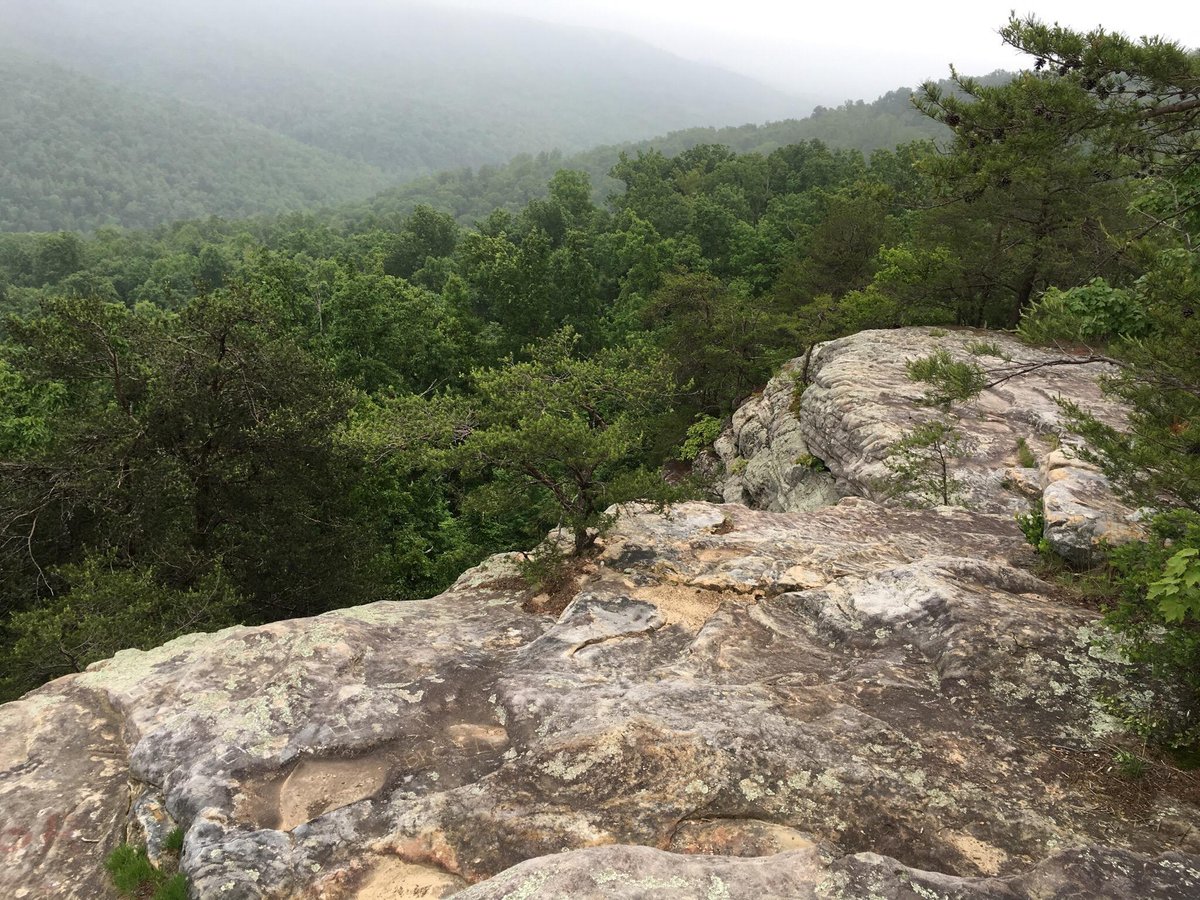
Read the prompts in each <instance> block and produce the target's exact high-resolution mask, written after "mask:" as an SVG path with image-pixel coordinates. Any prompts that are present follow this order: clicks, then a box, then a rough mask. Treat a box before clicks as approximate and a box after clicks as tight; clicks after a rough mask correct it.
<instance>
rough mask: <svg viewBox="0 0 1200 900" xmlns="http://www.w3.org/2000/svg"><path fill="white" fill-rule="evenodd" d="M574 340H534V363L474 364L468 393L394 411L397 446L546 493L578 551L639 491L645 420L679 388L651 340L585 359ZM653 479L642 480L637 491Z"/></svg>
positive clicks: (564, 336)
mask: <svg viewBox="0 0 1200 900" xmlns="http://www.w3.org/2000/svg"><path fill="white" fill-rule="evenodd" d="M578 343H579V336H578V335H577V334H575V333H574V332H573V331H571V330H570V329H569V328H565V329H563V330H561V331H559V332H557V333H556V334H555V335H553V336H552V337H551V339H550V340H547V341H545V342H543V343H542V344H539V345H536V346H530V347H528V348H527V349H526V352H527V353H528V355H529V361H528V362H517V361H515V360H509V361H508V362H507V364H506V365H504V366H503V367H502V368H497V369H478V370H476V371H475V372H474V373H473V374H472V380H473V383H474V384H473V387H474V390H473V392H472V394H471V395H470V396H469V397H463V398H455V397H449V396H443V397H439V398H435V399H434V400H432V401H429V402H427V403H424V404H407V405H405V406H403V407H399V406H398V407H396V409H395V413H396V415H395V417H394V419H393V422H394V427H395V437H394V441H395V442H396V444H397V446H398V447H401V448H404V449H406V450H407V451H408V452H410V453H426V452H429V451H428V448H429V447H431V446H432V447H436V448H438V449H436V450H434V451H433V453H434V457H433V458H434V459H436V461H437V463H438V464H440V465H441V466H443V467H446V468H448V469H449V470H451V471H457V472H460V473H462V474H464V475H467V476H470V475H472V474H478V473H483V472H491V471H494V472H501V473H504V474H505V475H506V476H507V477H511V478H513V479H515V480H516V481H517V482H519V483H523V484H524V485H526V486H527V487H529V488H531V489H533V490H534V491H536V492H537V493H539V494H541V495H542V496H543V498H544V499H545V501H547V502H548V504H549V508H550V509H552V510H553V511H554V514H555V515H556V517H557V521H558V523H560V524H562V525H564V526H565V527H566V528H568V529H569V530H570V531H571V533H572V534H573V536H574V542H575V552H576V554H577V555H578V554H580V553H582V552H583V551H585V550H586V549H588V547H590V546H591V545H592V543H593V542H594V541H595V539H596V537H597V535H598V533H599V531H602V530H603V529H604V527H606V525H607V524H608V523H609V517H608V516H607V515H606V514H605V509H606V508H607V507H608V506H609V505H611V504H613V503H619V502H622V501H625V500H631V499H635V498H638V497H641V496H643V494H641V493H636V492H635V493H630V492H629V491H630V489H631V488H633V487H634V486H635V483H631V482H630V481H629V480H628V479H629V476H631V475H634V474H636V473H638V472H640V471H641V470H642V467H643V461H642V452H643V450H644V447H645V444H646V441H647V433H646V426H647V424H648V422H650V421H651V420H652V417H653V416H654V415H656V414H657V413H658V412H659V411H661V409H662V408H663V405H664V403H665V402H666V399H667V398H669V397H670V396H671V393H672V391H673V388H672V382H671V378H670V375H669V373H668V372H667V371H666V370H665V368H664V366H663V364H662V362H661V360H660V359H659V358H658V357H657V355H656V354H653V353H651V352H649V350H648V348H620V349H610V350H604V351H601V352H600V353H598V354H596V355H595V356H594V357H591V358H582V357H580V356H579V355H578V354H577V352H576V346H577V344H578ZM654 487H655V484H654V481H653V480H649V481H647V480H646V479H640V480H638V481H637V482H636V488H637V489H638V490H639V491H640V490H645V489H647V488H654ZM513 499H515V500H518V501H519V500H520V499H521V495H520V494H517V495H515V496H514V498H513ZM544 524H546V525H551V524H554V522H553V521H550V522H545V523H544Z"/></svg>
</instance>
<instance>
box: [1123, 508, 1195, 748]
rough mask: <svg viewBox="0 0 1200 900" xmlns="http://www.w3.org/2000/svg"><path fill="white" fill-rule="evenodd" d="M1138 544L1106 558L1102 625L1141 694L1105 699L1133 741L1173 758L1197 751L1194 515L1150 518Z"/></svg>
mask: <svg viewBox="0 0 1200 900" xmlns="http://www.w3.org/2000/svg"><path fill="white" fill-rule="evenodd" d="M1149 532H1150V533H1149V539H1148V540H1147V541H1145V542H1144V543H1133V544H1127V545H1124V546H1121V547H1114V548H1113V549H1112V550H1111V551H1110V555H1109V565H1110V567H1111V572H1110V580H1111V585H1112V588H1113V593H1114V597H1113V604H1112V606H1111V607H1110V608H1109V609H1108V610H1107V612H1106V615H1105V622H1106V624H1107V625H1108V626H1109V627H1110V628H1112V630H1113V631H1114V632H1115V633H1116V634H1117V635H1118V638H1119V639H1118V641H1117V647H1118V649H1120V650H1121V652H1122V653H1123V654H1124V655H1125V656H1126V657H1127V658H1128V659H1129V661H1130V662H1132V663H1133V664H1135V666H1136V668H1137V670H1138V671H1139V672H1140V673H1141V677H1142V678H1143V679H1144V681H1145V685H1146V687H1147V688H1148V689H1147V690H1142V691H1125V692H1122V694H1121V695H1120V696H1114V697H1110V698H1109V707H1110V709H1112V711H1113V712H1115V713H1116V714H1117V715H1118V716H1119V717H1120V718H1121V719H1122V720H1123V721H1124V722H1125V723H1126V725H1127V727H1129V728H1130V730H1132V731H1134V732H1135V733H1136V734H1138V735H1139V736H1141V737H1143V738H1144V739H1146V740H1148V741H1152V742H1154V743H1156V744H1160V745H1163V746H1165V747H1167V748H1169V749H1172V750H1177V751H1194V750H1195V749H1196V748H1197V746H1198V745H1200V561H1198V560H1200V515H1197V514H1196V513H1193V512H1190V511H1182V510H1176V511H1173V512H1170V513H1163V514H1161V515H1159V516H1157V517H1155V518H1154V519H1153V520H1152V521H1151V523H1150V526H1149Z"/></svg>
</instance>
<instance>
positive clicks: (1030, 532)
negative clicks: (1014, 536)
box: [1017, 501, 1051, 556]
mask: <svg viewBox="0 0 1200 900" xmlns="http://www.w3.org/2000/svg"><path fill="white" fill-rule="evenodd" d="M1017 527H1018V528H1020V529H1021V534H1023V535H1025V540H1026V541H1028V542H1029V546H1031V547H1033V548H1034V549H1035V550H1037V552H1038V553H1040V554H1042V555H1043V556H1045V555H1047V554H1049V553H1050V552H1051V550H1050V544H1049V542H1048V541H1047V540H1046V511H1045V509H1044V508H1043V507H1042V504H1041V502H1040V501H1039V502H1038V503H1035V504H1034V506H1033V508H1032V509H1030V510H1029V512H1027V513H1018V514H1017Z"/></svg>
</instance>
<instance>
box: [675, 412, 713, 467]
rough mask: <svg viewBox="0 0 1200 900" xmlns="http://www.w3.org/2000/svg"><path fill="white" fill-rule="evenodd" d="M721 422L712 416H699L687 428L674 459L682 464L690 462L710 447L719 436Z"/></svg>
mask: <svg viewBox="0 0 1200 900" xmlns="http://www.w3.org/2000/svg"><path fill="white" fill-rule="evenodd" d="M721 427H722V426H721V420H720V419H718V418H715V417H713V416H704V415H702V416H699V417H697V419H696V421H695V422H693V423H692V424H691V425H689V426H688V430H687V437H685V438H684V441H683V443H682V444H680V445H679V449H678V450H677V451H676V453H675V458H676V459H678V460H682V461H683V462H691V461H692V460H694V459H696V457H698V456H699V455H700V454H701V453H702V452H703V451H704V450H706V449H707V448H709V447H711V446H712V445H713V442H714V441H716V439H717V438H719V437H720V436H721Z"/></svg>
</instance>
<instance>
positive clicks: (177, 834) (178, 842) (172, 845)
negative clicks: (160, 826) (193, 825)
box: [162, 825, 184, 853]
mask: <svg viewBox="0 0 1200 900" xmlns="http://www.w3.org/2000/svg"><path fill="white" fill-rule="evenodd" d="M183 838H184V830H183V828H181V827H180V826H178V825H177V826H175V827H174V828H172V829H171V830H170V831H169V832H167V836H166V837H165V838H163V845H162V846H163V850H165V851H167V852H168V853H182V852H183Z"/></svg>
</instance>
